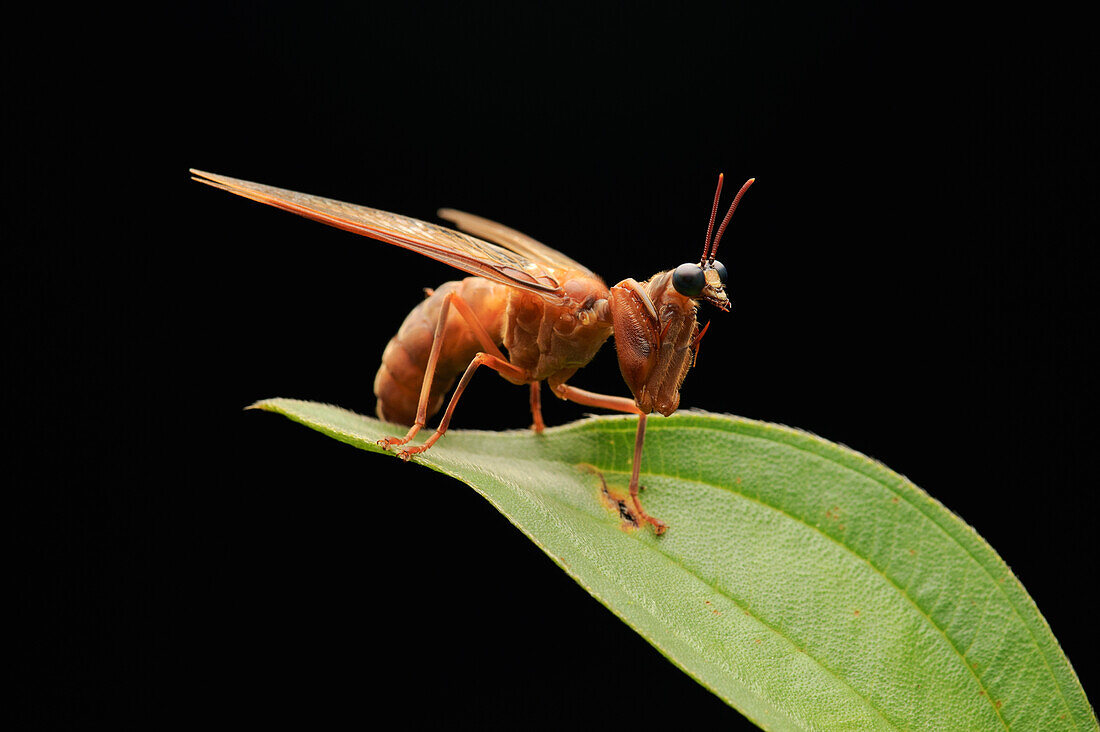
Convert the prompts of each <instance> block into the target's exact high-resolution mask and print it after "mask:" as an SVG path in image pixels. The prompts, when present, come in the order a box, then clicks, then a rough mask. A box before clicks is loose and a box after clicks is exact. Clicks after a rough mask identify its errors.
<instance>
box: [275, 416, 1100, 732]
mask: <svg viewBox="0 0 1100 732" xmlns="http://www.w3.org/2000/svg"><path fill="white" fill-rule="evenodd" d="M253 406H254V407H255V408H258V409H264V410H267V411H272V412H277V413H280V414H283V415H285V416H287V417H289V418H290V419H292V420H294V421H296V422H300V423H302V424H304V425H306V426H309V427H312V428H313V429H316V430H319V431H321V432H323V433H325V434H327V435H330V436H332V437H335V438H336V439H338V440H341V441H343V442H347V443H349V444H352V445H354V446H356V447H360V448H363V449H365V450H369V451H373V452H382V450H381V448H379V447H378V446H377V445H376V444H375V442H376V440H378V439H380V438H382V437H386V436H390V435H393V434H394V433H395V429H396V428H394V427H393V426H391V425H386V424H383V423H381V422H379V421H377V420H375V419H371V418H368V417H363V416H360V415H357V414H354V413H352V412H349V411H347V410H344V409H340V408H338V407H333V406H329V405H324V404H317V403H312V402H303V401H297V400H291V399H271V400H267V401H263V402H258V403H257V404H255V405H253ZM635 425H636V422H635V420H634V418H630V417H597V418H590V419H586V420H582V421H580V422H576V423H573V424H571V425H567V426H564V427H558V428H552V429H549V430H547V431H546V432H545V433H544V434H542V435H536V434H534V433H532V432H531V431H529V430H525V431H514V432H464V431H459V430H454V431H450V432H448V433H447V435H446V437H444V438H443V439H442V440H440V442H439V443H438V444H437V445H436V446H434V447H433V448H432V449H431V450H430V451H428V452H426V453H424V454H422V455H418V456H416V458H414V459H415V460H416V461H417V462H420V463H423V464H424V465H427V466H428V467H431V468H433V469H434V470H438V471H440V472H442V473H445V474H447V475H450V476H452V477H455V478H457V479H459V480H461V481H463V482H465V483H467V484H469V485H470V486H471V487H473V488H474V490H476V491H477V492H478V493H480V494H481V495H482V496H484V497H485V498H486V499H488V500H489V502H490V503H491V504H493V506H495V507H496V508H497V509H498V510H499V511H501V512H502V513H503V514H504V515H505V516H507V517H508V518H509V520H511V521H512V523H513V524H515V525H516V526H517V527H518V528H519V529H520V530H521V531H522V532H523V533H524V534H526V535H527V536H528V537H529V538H530V539H531V540H532V541H534V542H535V543H536V544H537V545H538V546H539V547H540V548H541V549H542V550H543V551H545V552H546V553H547V554H548V555H549V556H550V557H551V558H552V559H553V560H554V561H555V562H556V563H557V564H558V565H559V566H560V567H561V568H562V569H563V570H565V571H566V572H567V573H568V574H569V575H570V576H571V577H573V578H574V579H575V580H576V581H577V582H578V583H580V584H581V585H582V586H583V587H584V588H585V589H587V590H588V591H589V592H590V593H591V594H592V595H593V596H594V597H596V598H597V599H598V600H599V601H600V602H602V603H603V604H604V605H606V606H607V607H608V608H609V609H610V610H611V611H612V612H614V613H615V614H616V615H618V616H619V617H620V618H621V619H622V620H623V621H625V622H626V623H628V624H629V625H630V626H631V627H632V628H634V629H635V630H636V631H637V632H638V633H639V634H641V635H642V636H643V637H644V638H645V639H646V640H648V641H649V642H650V643H651V644H652V645H653V646H655V647H656V648H657V649H658V650H659V651H660V652H661V653H663V654H664V655H665V656H666V657H667V658H669V660H671V661H672V662H673V663H674V664H676V665H677V666H679V667H680V668H681V669H683V670H684V671H685V672H687V673H688V674H690V675H691V676H692V677H693V678H695V679H696V680H698V681H699V682H700V683H701V684H703V685H704V686H706V687H707V688H708V689H710V690H711V691H712V692H714V693H715V694H717V695H718V696H719V697H721V698H722V699H724V700H725V701H726V702H727V703H728V704H730V705H731V706H733V707H735V708H737V709H738V710H740V711H741V712H742V713H743V714H745V715H746V716H747V717H749V718H750V719H751V720H753V721H754V722H756V723H757V724H758V725H760V726H762V727H764V728H766V729H774V730H787V729H791V730H810V729H814V730H818V729H850V730H857V729H858V730H865V729H907V730H908V729H912V730H937V729H945V728H950V729H967V730H987V729H988V730H998V729H1009V728H1012V729H1022V730H1063V729H1065V730H1075V729H1076V730H1095V729H1097V721H1096V717H1095V714H1094V713H1093V711H1092V709H1091V707H1090V706H1089V703H1088V700H1087V698H1086V696H1085V693H1084V691H1083V689H1082V688H1081V685H1080V682H1079V681H1078V679H1077V677H1076V675H1075V674H1074V672H1073V669H1072V667H1071V666H1070V663H1069V661H1068V659H1067V658H1066V656H1065V655H1064V654H1063V652H1062V650H1061V648H1060V647H1059V646H1058V642H1057V641H1056V640H1055V638H1054V636H1053V634H1052V633H1051V631H1050V628H1049V626H1048V625H1047V623H1046V621H1045V620H1044V619H1043V617H1042V615H1040V613H1039V611H1038V609H1037V608H1036V606H1035V604H1034V602H1033V601H1032V600H1031V598H1030V597H1029V596H1028V594H1027V592H1026V591H1025V590H1024V588H1023V586H1022V585H1021V584H1020V582H1019V581H1018V580H1017V579H1016V577H1015V576H1014V575H1013V574H1012V572H1011V570H1009V568H1008V566H1007V565H1006V564H1005V563H1004V561H1003V560H1001V558H1000V557H999V556H997V554H996V553H995V552H994V551H993V549H992V548H991V547H990V546H989V545H988V544H987V543H986V542H985V541H983V540H982V538H981V537H980V536H978V534H977V533H976V532H975V531H974V530H973V529H972V528H971V527H970V526H968V525H967V524H966V523H964V522H963V521H962V520H961V519H960V518H958V517H957V516H955V515H954V514H952V513H951V512H950V511H948V510H947V509H946V508H944V507H943V506H942V505H941V504H940V503H938V502H937V501H935V500H934V499H932V498H931V497H929V496H928V495H927V494H926V493H924V492H923V491H922V490H921V489H919V488H917V487H916V486H915V485H913V484H912V483H911V482H909V481H908V480H907V479H905V478H904V477H902V476H900V475H898V474H897V473H894V472H892V471H891V470H889V469H888V468H886V467H884V466H883V465H881V464H879V463H877V462H875V461H873V460H871V459H870V458H867V457H865V456H864V455H861V454H859V453H857V452H855V451H853V450H850V449H848V448H845V447H842V446H840V445H836V444H834V443H831V442H828V441H826V440H823V439H821V438H819V437H816V436H814V435H811V434H808V433H805V432H800V431H797V430H793V429H790V428H787V427H782V426H779V425H774V424H768V423H764V422H757V421H753V420H748V419H742V418H738V417H729V416H722V415H715V414H708V413H703V412H686V413H685V412H681V413H679V414H677V415H674V416H672V417H670V418H657V419H652V420H650V422H649V424H648V425H647V433H646V447H645V454H644V458H643V465H642V484H643V485H644V486H645V491H644V493H643V499H644V505H645V507H646V510H647V511H649V512H650V513H651V514H653V515H654V516H657V517H659V518H661V519H663V520H664V521H667V522H668V524H669V526H670V528H669V530H668V532H667V533H665V534H664V535H663V536H659V537H658V536H655V535H654V534H653V532H652V531H649V530H639V529H633V528H632V527H630V526H629V525H624V523H623V520H622V519H621V518H620V514H619V512H618V511H617V510H616V504H615V502H614V501H615V498H617V497H619V496H622V495H624V494H625V491H626V486H627V483H628V480H629V475H630V459H631V455H632V450H633V439H634V429H635ZM364 470H369V466H368V464H366V463H365V467H364ZM601 475H602V477H603V479H604V480H606V482H607V485H608V488H609V493H605V491H604V490H603V487H602V485H601V478H600V476H601Z"/></svg>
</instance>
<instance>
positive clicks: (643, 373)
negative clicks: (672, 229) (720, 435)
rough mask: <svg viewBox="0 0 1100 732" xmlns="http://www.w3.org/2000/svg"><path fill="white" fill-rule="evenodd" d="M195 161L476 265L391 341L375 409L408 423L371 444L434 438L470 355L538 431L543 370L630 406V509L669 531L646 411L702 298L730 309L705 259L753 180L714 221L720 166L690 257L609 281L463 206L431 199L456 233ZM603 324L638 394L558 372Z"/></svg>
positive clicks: (292, 204)
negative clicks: (431, 425)
mask: <svg viewBox="0 0 1100 732" xmlns="http://www.w3.org/2000/svg"><path fill="white" fill-rule="evenodd" d="M191 172H192V174H193V175H194V176H195V178H194V179H195V180H197V181H199V182H200V183H206V184H207V185H210V186H213V187H215V188H220V189H222V190H225V191H229V192H230V193H234V194H236V195H238V196H244V197H245V198H250V199H252V200H254V201H259V202H260V203H266V204H269V205H271V206H275V207H277V208H281V209H283V210H286V211H290V212H292V213H296V214H298V215H300V216H305V217H306V218H310V219H314V220H316V221H320V222H322V223H325V224H329V225H330V226H335V227H337V228H339V229H345V230H347V231H352V232H355V233H357V234H362V235H364V236H369V237H371V238H372V239H378V240H380V241H384V242H388V243H390V244H396V245H397V246H399V247H404V248H405V249H411V250H413V251H414V252H419V253H420V254H423V255H425V256H427V257H431V258H432V259H436V260H439V261H440V262H444V263H446V264H449V265H451V266H452V267H456V268H458V269H460V270H463V271H465V272H468V273H470V274H471V275H474V276H473V277H467V278H465V279H463V280H460V281H457V282H448V283H446V284H444V285H443V286H441V287H439V288H437V289H436V290H435V291H434V292H431V293H430V294H429V296H428V297H427V299H425V300H424V301H423V302H421V303H420V304H419V305H417V306H416V307H415V308H413V310H412V312H411V313H409V315H408V316H407V317H406V318H405V322H404V323H403V324H402V325H401V328H400V330H398V331H397V335H396V336H394V337H393V339H392V340H391V341H390V342H389V345H387V346H386V350H385V352H384V353H383V354H382V366H381V367H380V368H379V369H378V374H377V376H375V379H374V393H375V396H377V398H378V407H377V411H378V416H379V418H381V419H383V420H385V421H387V422H393V423H397V424H402V425H407V426H408V427H409V430H408V432H406V433H405V435H404V437H389V438H386V439H385V440H382V441H380V443H379V444H381V445H383V446H384V447H386V448H390V447H399V446H400V447H401V449H400V451H399V452H398V455H399V456H400V457H402V458H403V459H405V460H408V459H409V457H411V456H412V455H414V454H416V453H420V452H424V451H425V450H427V449H428V448H430V447H431V446H432V445H434V444H435V442H436V440H438V439H439V438H440V437H441V436H442V435H443V433H445V432H446V431H447V426H448V425H449V424H450V422H451V415H452V414H453V413H454V409H455V405H456V404H457V403H458V400H459V398H460V397H461V396H462V392H463V390H464V389H465V388H466V385H467V384H469V382H470V379H471V378H472V377H473V375H474V372H475V371H477V369H478V367H479V366H488V367H489V368H491V369H493V370H495V371H496V372H498V373H499V374H500V375H501V376H503V377H504V378H505V379H507V380H508V381H510V382H512V383H513V384H529V385H530V390H531V395H530V399H531V414H532V416H533V418H534V424H533V425H532V428H533V429H534V430H535V431H536V432H541V431H542V430H543V427H544V424H543V421H542V407H541V402H540V387H541V384H542V382H543V381H544V380H545V381H547V382H548V383H549V384H550V388H551V389H552V390H553V392H554V393H555V394H556V395H557V396H559V397H560V398H562V399H568V400H570V401H574V402H577V403H578V404H584V405H586V406H590V407H602V408H605V409H613V410H616V411H619V412H626V413H629V414H637V415H638V431H637V433H636V436H635V439H634V458H633V465H632V470H631V475H630V496H631V502H632V503H633V507H632V508H629V507H628V508H627V510H628V511H630V512H631V514H632V518H633V519H634V520H635V523H637V524H638V525H639V526H641V525H644V524H650V525H651V526H653V528H654V530H655V531H656V532H657V533H658V534H660V533H663V532H664V531H665V529H666V528H667V525H666V524H665V523H664V522H663V521H661V520H659V519H657V518H654V517H653V516H650V515H649V514H647V513H646V512H645V509H643V508H642V504H641V501H640V500H639V499H638V488H639V486H638V471H639V468H640V467H641V457H642V445H643V443H644V441H645V425H646V416H647V415H648V414H650V413H651V412H653V411H654V410H656V411H657V412H660V413H661V414H663V415H665V416H668V415H670V414H672V413H673V412H675V411H676V408H677V407H678V406H679V405H680V385H681V384H682V383H683V381H684V377H685V376H686V375H687V372H688V369H689V368H691V366H692V365H693V364H694V355H695V353H696V351H697V348H698V345H699V341H700V339H701V338H702V337H703V334H704V333H705V332H706V330H707V328H706V327H704V328H703V330H702V331H700V330H699V323H698V321H697V320H696V317H695V313H696V310H697V307H698V305H697V301H698V300H706V301H707V302H709V303H711V304H712V305H714V306H715V307H717V308H719V309H720V310H723V311H728V310H729V307H730V304H729V300H728V299H727V297H726V293H725V282H726V268H725V267H724V266H723V265H722V263H721V262H719V261H717V260H716V259H715V258H714V257H715V254H716V253H717V251H718V244H719V242H720V241H721V240H722V234H723V232H725V230H726V225H727V224H729V222H730V218H731V217H732V216H733V212H734V210H735V209H736V208H737V204H738V202H739V201H740V200H741V196H743V195H744V193H745V191H747V190H748V189H749V186H751V185H752V184H753V181H754V180H755V178H750V179H749V180H748V181H747V182H746V183H745V184H744V185H743V186H741V190H740V191H738V193H737V195H736V196H735V197H734V199H733V203H732V204H730V208H729V211H728V212H727V213H726V216H725V218H724V219H722V223H721V224H720V225H719V227H718V231H717V232H715V231H714V219H715V215H716V214H717V213H718V200H719V197H720V196H721V194H722V176H721V175H719V176H718V190H717V191H715V194H714V206H713V207H712V208H711V213H710V223H709V224H708V225H707V237H706V240H705V242H704V245H703V254H702V256H701V257H700V258H699V263H698V264H695V263H687V264H681V265H680V266H679V267H677V268H676V269H674V270H667V271H665V272H658V273H657V274H655V275H653V276H652V277H651V278H649V280H648V281H647V282H645V283H644V284H643V283H639V282H637V281H635V280H633V279H629V278H628V279H625V280H623V281H622V282H620V283H619V284H617V285H615V286H614V287H611V288H608V287H607V285H605V284H604V282H603V280H602V279H600V278H599V277H598V276H597V275H596V274H595V273H593V272H592V271H591V270H589V269H588V268H587V267H585V266H584V265H582V264H579V263H578V262H575V261H574V260H572V259H570V258H569V257H567V256H565V255H564V254H562V253H561V252H558V251H556V250H554V249H551V248H550V247H548V246H546V245H545V244H542V243H540V242H538V241H535V240H534V239H532V238H530V237H528V236H525V235H524V234H521V233H519V232H518V231H515V230H514V229H510V228H508V227H507V226H503V225H501V224H498V223H495V222H493V221H489V220H487V219H483V218H480V217H478V216H473V215H471V214H467V213H462V212H461V211H454V210H452V209H441V210H440V211H439V216H440V217H441V218H444V219H447V220H448V221H451V222H452V223H454V224H455V225H456V226H457V227H458V228H459V229H461V230H462V231H455V230H452V229H447V228H443V227H441V226H436V225H434V224H429V223H426V222H423V221H418V220H417V219H413V218H409V217H407V216H399V215H397V214H392V213H387V212H385V211H378V210H376V209H373V208H367V207H365V206H356V205H353V204H350V203H341V202H340V201H334V200H332V199H328V198H321V197H319V196H311V195H308V194H305V193H296V192H294V191H288V190H284V189H282V188H274V187H272V186H265V185H261V184H259V183H251V182H249V181H245V180H238V179H236V178H229V177H226V176H223V175H214V174H212V173H204V172H202V171H199V170H192V171H191ZM462 232H467V233H462ZM712 233H713V234H714V237H713V239H712V238H711V234H712ZM478 237H480V238H478ZM486 239H487V240H489V241H492V242H494V243H493V244H490V243H489V242H488V241H485V240H486ZM709 325H710V324H709V323H708V324H707V326H708V327H709ZM612 333H614V334H615V343H616V350H617V352H618V358H619V368H620V370H621V371H622V375H623V379H624V380H625V381H626V384H627V386H628V387H629V388H630V391H631V393H633V395H634V398H633V399H627V398H625V397H617V396H608V395H605V394H595V393H593V392H590V391H585V390H584V389H580V388H577V387H575V386H571V385H569V384H567V383H566V382H567V381H568V380H569V379H570V378H571V377H572V376H573V374H575V373H576V372H577V370H578V369H580V368H581V367H582V366H585V365H587V364H588V363H589V361H591V360H592V358H593V357H594V356H595V355H596V352H597V351H599V349H600V347H601V346H602V345H603V344H604V342H605V341H606V340H607V339H608V337H609V336H610V335H611V334H612ZM501 347H503V348H504V349H505V351H506V352H507V355H505V351H502V350H501ZM460 375H461V378H460V379H459V381H458V386H457V387H456V388H455V390H454V394H453V395H452V396H451V400H450V402H449V403H448V404H447V409H446V411H445V412H444V413H443V418H442V419H441V420H440V422H439V427H437V428H436V430H435V432H434V433H432V435H431V436H430V437H428V439H427V440H426V441H425V442H424V444H422V445H409V444H408V443H409V441H410V440H411V439H412V438H413V437H414V436H415V435H416V433H417V432H419V431H420V430H421V428H423V427H424V426H425V424H426V423H427V420H428V418H429V417H431V416H432V415H434V414H435V413H436V412H438V411H439V409H440V407H442V406H443V398H444V395H445V394H446V393H447V391H448V390H449V389H450V388H451V385H452V384H454V382H455V379H456V378H458V377H459V376H460Z"/></svg>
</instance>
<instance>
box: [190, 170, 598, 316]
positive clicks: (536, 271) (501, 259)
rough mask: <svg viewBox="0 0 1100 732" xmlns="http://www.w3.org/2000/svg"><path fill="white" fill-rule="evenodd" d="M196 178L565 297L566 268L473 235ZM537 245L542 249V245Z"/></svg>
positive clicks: (270, 189) (257, 186)
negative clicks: (562, 275) (562, 271)
mask: <svg viewBox="0 0 1100 732" xmlns="http://www.w3.org/2000/svg"><path fill="white" fill-rule="evenodd" d="M191 173H192V175H193V176H194V180H197V181H198V182H200V183H205V184H207V185H209V186H213V187H214V188H220V189H222V190H223V191H228V192H230V193H234V194H236V195H238V196H243V197H245V198H250V199H252V200H253V201H259V202H260V203H266V204H268V205H269V206H275V207H276V208H281V209H283V210H284V211H290V212H291V213H296V214H298V215H299V216H305V217H306V218H308V219H313V220H314V221H320V222H321V223H324V224H328V225H329V226H335V227H336V228H338V229H344V230H345V231H352V232H355V233H356V234H362V235H363V236H369V237H371V238H372V239H378V240H380V241H384V242H387V243H389V244H396V245H397V246H399V247H403V248H405V249H411V250H412V251H414V252H417V253H419V254H423V255H424V256H426V257H431V258H432V259H435V260H438V261H440V262H443V263H445V264H449V265H451V266H452V267H456V268H457V269H460V270H463V271H464V272H469V273H470V274H474V275H477V276H479V277H485V278H486V279H490V280H494V281H496V282H500V283H501V284H505V285H508V286H510V287H518V288H519V289H521V290H527V291H529V292H534V293H536V294H538V295H541V296H542V297H544V298H546V299H548V300H552V301H561V300H562V299H563V298H564V297H565V293H564V291H563V290H562V287H561V284H560V282H559V281H558V279H557V277H556V273H555V271H554V270H555V268H558V267H560V265H556V264H554V263H553V262H546V263H545V264H541V263H539V262H536V261H534V260H533V259H532V258H528V257H526V256H524V255H523V253H521V252H516V251H509V250H508V249H504V248H502V247H499V246H496V245H494V244H490V243H489V242H486V241H482V240H481V239H478V238H476V237H473V236H470V235H468V234H463V233H461V232H458V231H454V230H453V229H447V228H444V227H442V226H436V225H435V224H429V223H427V222H425V221H420V220H418V219H414V218H410V217H408V216H400V215H398V214H392V213H388V212H386V211H379V210H378V209H374V208H368V207H366V206H357V205H355V204H352V203H343V202H342V201H335V200H333V199H331V198H322V197H321V196H312V195H310V194H308V193H297V192H295V191H288V190H286V189H284V188H275V187H274V186H265V185H263V184H261V183H252V182H250V181H247V180H240V179H238V178H230V177H228V176H224V175H215V174H214V173H204V172H203V171H201V170H192V171H191ZM517 233H518V232H517ZM531 241H534V240H533V239H532V240H531ZM535 243H536V244H538V242H535ZM539 246H540V247H543V248H545V249H546V250H548V251H551V252H553V251H554V250H552V249H550V248H549V247H546V246H545V245H543V244H539ZM559 256H560V257H561V258H562V259H563V260H566V261H570V262H571V261H572V260H569V258H568V257H565V255H559ZM571 267H579V265H576V264H575V263H573V264H572V265H570V268H571ZM582 269H583V268H582Z"/></svg>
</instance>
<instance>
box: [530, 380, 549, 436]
mask: <svg viewBox="0 0 1100 732" xmlns="http://www.w3.org/2000/svg"><path fill="white" fill-rule="evenodd" d="M531 417H532V419H534V424H532V425H531V429H533V430H534V431H535V432H539V433H541V432H542V431H543V430H544V429H546V423H545V422H543V421H542V382H541V381H532V382H531Z"/></svg>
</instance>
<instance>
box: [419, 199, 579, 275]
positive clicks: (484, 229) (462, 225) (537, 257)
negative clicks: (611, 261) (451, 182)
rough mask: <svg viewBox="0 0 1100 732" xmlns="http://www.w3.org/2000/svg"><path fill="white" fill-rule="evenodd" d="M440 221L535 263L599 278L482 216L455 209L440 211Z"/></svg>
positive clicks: (577, 264) (559, 253) (554, 251)
mask: <svg viewBox="0 0 1100 732" xmlns="http://www.w3.org/2000/svg"><path fill="white" fill-rule="evenodd" d="M437 214H438V216H439V218H441V219H446V220H447V221H450V222H451V223H452V224H454V225H455V226H457V227H458V228H459V229H461V230H462V231H465V232H466V233H468V234H473V235H474V236H479V237H481V238H482V239H487V240H489V241H491V242H494V243H496V244H499V245H500V246H502V247H504V248H506V249H511V250H512V251H513V252H515V253H516V254H519V255H522V256H524V257H527V258H528V259H530V260H532V261H535V262H543V263H546V264H549V265H550V266H552V267H558V268H560V269H572V270H577V271H579V272H584V273H585V274H587V275H591V276H592V277H596V276H597V275H596V273H595V272H593V271H592V270H590V269H588V267H585V266H584V265H583V264H581V263H580V262H578V261H576V260H574V259H570V258H569V257H567V256H565V255H564V254H562V253H561V252H559V251H558V250H557V249H554V248H553V247H548V246H546V245H545V244H543V243H542V242H541V241H538V240H537V239H532V238H531V237H529V236H527V235H526V234H524V233H521V232H519V231H516V230H515V229H513V228H511V227H508V226H505V225H504V224H498V223H497V222H495V221H490V220H489V219H483V218H482V217H480V216H474V215H473V214H468V213H466V212H464V211H456V210H455V209H453V208H441V209H439V211H438V212H437Z"/></svg>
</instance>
